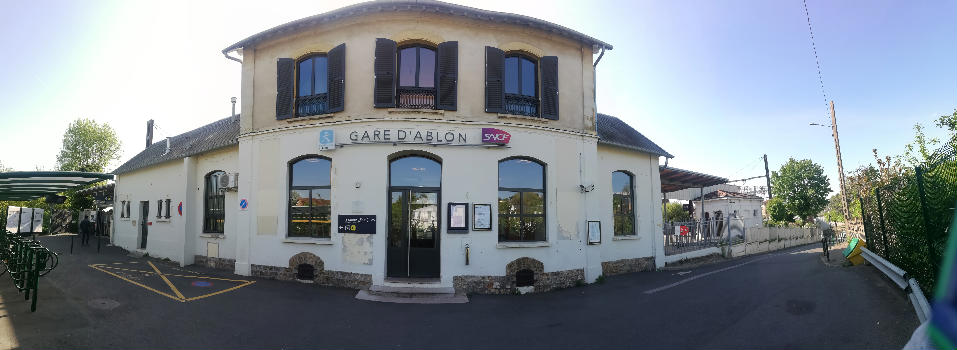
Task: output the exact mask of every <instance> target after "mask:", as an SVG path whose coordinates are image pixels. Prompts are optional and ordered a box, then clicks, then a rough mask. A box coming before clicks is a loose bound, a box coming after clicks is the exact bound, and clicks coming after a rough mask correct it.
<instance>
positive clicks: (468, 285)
mask: <svg viewBox="0 0 957 350" xmlns="http://www.w3.org/2000/svg"><path fill="white" fill-rule="evenodd" d="M523 270H530V271H531V272H532V278H533V279H534V282H533V283H532V284H531V285H529V286H518V279H517V277H516V274H517V273H518V272H519V271H523ZM505 273H506V275H505V276H454V277H452V286H453V287H454V288H455V291H456V292H463V293H474V294H515V293H519V292H522V293H526V292H531V293H541V292H548V291H552V290H556V289H562V288H569V287H574V286H576V285H581V284H583V283H585V269H573V270H564V271H555V272H544V265H543V264H542V262H540V261H538V260H535V259H532V258H527V257H526V258H518V259H515V260H514V261H512V262H510V263H508V265H506V266H505Z"/></svg>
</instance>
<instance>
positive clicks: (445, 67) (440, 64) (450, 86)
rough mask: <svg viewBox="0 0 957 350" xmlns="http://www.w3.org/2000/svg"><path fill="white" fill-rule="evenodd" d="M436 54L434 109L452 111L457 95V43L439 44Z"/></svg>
mask: <svg viewBox="0 0 957 350" xmlns="http://www.w3.org/2000/svg"><path fill="white" fill-rule="evenodd" d="M437 51H438V52H437V53H436V61H437V67H436V70H435V75H436V79H435V81H437V82H438V84H437V85H436V90H435V93H436V95H437V96H436V98H435V100H436V103H435V108H436V109H444V110H447V111H454V110H455V107H456V100H457V99H456V95H457V94H458V76H459V42H458V41H446V42H444V43H441V44H439V47H438V50H437Z"/></svg>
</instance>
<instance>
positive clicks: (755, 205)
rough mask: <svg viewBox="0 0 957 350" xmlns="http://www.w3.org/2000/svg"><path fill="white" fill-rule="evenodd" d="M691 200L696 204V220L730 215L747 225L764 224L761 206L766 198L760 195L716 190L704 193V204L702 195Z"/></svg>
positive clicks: (722, 217)
mask: <svg viewBox="0 0 957 350" xmlns="http://www.w3.org/2000/svg"><path fill="white" fill-rule="evenodd" d="M691 201H692V203H694V205H695V210H694V214H695V215H694V218H695V220H701V219H704V220H711V219H719V220H720V219H727V218H729V217H730V218H737V219H741V220H742V221H744V224H745V227H761V226H762V224H763V221H762V217H763V214H762V210H761V208H762V206H763V205H764V198H762V197H759V196H755V195H750V194H744V193H739V192H730V191H725V190H716V191H712V192H709V193H706V194H705V195H704V203H703V206H702V202H701V197H700V196H698V197H697V198H693V199H691ZM702 208H703V209H704V210H702Z"/></svg>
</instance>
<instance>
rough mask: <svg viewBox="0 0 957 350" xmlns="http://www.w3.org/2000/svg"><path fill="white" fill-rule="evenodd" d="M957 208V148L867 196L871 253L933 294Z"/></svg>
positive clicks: (866, 223) (864, 201) (865, 210)
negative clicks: (915, 280)
mask: <svg viewBox="0 0 957 350" xmlns="http://www.w3.org/2000/svg"><path fill="white" fill-rule="evenodd" d="M955 205H957V150H955V149H954V145H953V144H948V145H946V146H945V147H943V148H941V149H939V150H937V151H936V152H935V153H934V154H933V155H932V156H931V157H930V160H928V161H927V162H925V163H924V164H921V165H919V166H917V167H914V168H907V169H905V171H904V172H903V174H902V175H901V176H899V177H895V178H894V179H893V180H892V181H891V182H890V183H888V184H883V185H882V186H880V187H877V188H874V189H873V190H871V191H868V192H867V193H865V194H864V195H863V196H861V212H862V213H863V221H864V222H863V223H864V233H865V240H866V241H867V246H868V247H869V249H871V250H872V251H874V252H875V253H877V254H879V255H880V256H882V257H884V258H885V259H887V260H889V261H890V262H892V263H894V265H897V266H898V267H900V268H902V269H904V271H907V273H908V274H910V275H911V276H913V277H914V278H917V281H918V282H920V285H921V288H923V289H924V291H925V292H927V291H933V290H934V286H935V285H936V279H937V271H938V268H939V266H940V261H941V257H942V256H943V252H944V247H945V246H946V244H947V235H948V232H947V230H948V228H949V227H950V221H951V220H952V217H953V213H954V206H955Z"/></svg>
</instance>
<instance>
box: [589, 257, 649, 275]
mask: <svg viewBox="0 0 957 350" xmlns="http://www.w3.org/2000/svg"><path fill="white" fill-rule="evenodd" d="M654 270H655V258H654V257H645V258H634V259H621V260H614V261H605V262H603V263H601V274H602V275H605V276H614V275H620V274H623V273H631V272H640V271H654Z"/></svg>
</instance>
